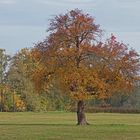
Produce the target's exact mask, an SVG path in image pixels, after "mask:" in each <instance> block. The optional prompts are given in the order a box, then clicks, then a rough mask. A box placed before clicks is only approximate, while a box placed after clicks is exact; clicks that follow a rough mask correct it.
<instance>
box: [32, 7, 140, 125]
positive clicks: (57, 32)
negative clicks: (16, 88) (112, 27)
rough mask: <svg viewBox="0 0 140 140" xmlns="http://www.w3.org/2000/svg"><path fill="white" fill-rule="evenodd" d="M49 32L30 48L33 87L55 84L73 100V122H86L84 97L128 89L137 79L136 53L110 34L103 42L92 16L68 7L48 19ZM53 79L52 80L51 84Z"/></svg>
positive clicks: (137, 60)
mask: <svg viewBox="0 0 140 140" xmlns="http://www.w3.org/2000/svg"><path fill="white" fill-rule="evenodd" d="M48 32H49V36H48V38H47V39H46V40H44V41H43V42H40V43H38V44H37V45H36V46H35V48H34V49H33V50H32V53H31V55H32V57H34V58H36V61H38V67H36V69H35V71H34V74H33V77H34V82H35V83H36V85H38V86H36V87H37V89H40V90H41V89H42V88H46V89H47V88H48V87H49V86H55V85H57V87H59V88H60V89H61V91H62V93H64V94H67V95H69V96H70V97H71V98H73V99H75V100H76V101H77V124H78V125H85V124H88V123H87V121H86V117H85V112H84V108H85V103H84V100H86V99H90V98H95V97H96V98H101V99H106V98H108V97H110V96H112V95H113V94H117V92H118V91H123V92H124V93H126V94H127V93H128V92H129V91H130V90H131V89H132V88H133V86H134V84H135V82H136V81H137V80H138V79H139V75H138V71H139V56H138V54H137V53H136V52H135V51H134V50H128V48H127V46H126V45H125V44H123V43H119V42H117V41H116V38H115V37H114V36H113V35H112V36H111V38H110V39H108V40H107V41H106V42H105V43H101V42H98V38H99V37H100V35H101V30H100V28H99V25H97V24H96V23H95V19H94V18H92V17H91V16H90V15H88V14H84V13H83V12H82V11H81V10H78V9H75V10H71V11H69V12H68V13H66V14H61V15H58V16H56V17H55V18H54V19H52V20H51V22H50V28H49V29H48ZM54 83H55V84H54Z"/></svg>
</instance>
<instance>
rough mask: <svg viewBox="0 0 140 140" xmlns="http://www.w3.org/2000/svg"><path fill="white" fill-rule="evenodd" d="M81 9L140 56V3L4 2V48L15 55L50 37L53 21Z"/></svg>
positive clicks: (0, 8) (0, 13)
mask: <svg viewBox="0 0 140 140" xmlns="http://www.w3.org/2000/svg"><path fill="white" fill-rule="evenodd" d="M75 8H79V9H81V10H83V11H84V12H88V13H89V14H90V15H92V16H93V17H95V19H96V23H97V24H100V25H101V29H103V30H105V34H106V35H105V36H106V37H107V36H109V35H110V33H114V34H115V35H116V36H117V38H118V39H119V41H123V42H124V43H126V44H129V46H130V47H132V48H135V49H136V50H137V51H138V52H139V53H140V46H139V44H140V0H0V48H4V49H6V51H7V52H8V53H10V54H14V53H15V52H16V51H18V50H19V49H21V48H24V47H33V46H34V43H37V42H38V41H41V40H43V39H44V38H45V36H46V29H47V28H48V24H49V21H48V20H49V19H51V18H53V17H54V15H57V14H61V13H65V12H67V10H72V9H75Z"/></svg>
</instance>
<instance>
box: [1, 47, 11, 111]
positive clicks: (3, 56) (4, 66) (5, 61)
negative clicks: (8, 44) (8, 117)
mask: <svg viewBox="0 0 140 140" xmlns="http://www.w3.org/2000/svg"><path fill="white" fill-rule="evenodd" d="M9 60H10V56H9V55H7V54H6V53H5V50H4V49H0V110H1V111H4V105H5V96H6V95H5V94H6V91H7V90H8V88H9V87H8V85H7V80H6V76H7V70H8V62H9Z"/></svg>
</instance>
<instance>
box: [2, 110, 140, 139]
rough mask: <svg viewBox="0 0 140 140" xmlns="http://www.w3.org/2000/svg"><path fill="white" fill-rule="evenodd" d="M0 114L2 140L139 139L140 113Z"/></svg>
mask: <svg viewBox="0 0 140 140" xmlns="http://www.w3.org/2000/svg"><path fill="white" fill-rule="evenodd" d="M87 119H88V122H89V123H90V125H88V126H76V125H75V124H76V114H75V113H66V112H47V113H0V140H140V114H110V113H105V114H104V113H97V114H94V113H93V114H87Z"/></svg>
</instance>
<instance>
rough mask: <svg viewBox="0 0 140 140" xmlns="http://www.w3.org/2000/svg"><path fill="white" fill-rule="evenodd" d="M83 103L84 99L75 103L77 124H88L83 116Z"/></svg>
mask: <svg viewBox="0 0 140 140" xmlns="http://www.w3.org/2000/svg"><path fill="white" fill-rule="evenodd" d="M84 109H85V104H84V101H81V100H80V101H78V103H77V125H89V123H87V121H86V116H85V110H84Z"/></svg>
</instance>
